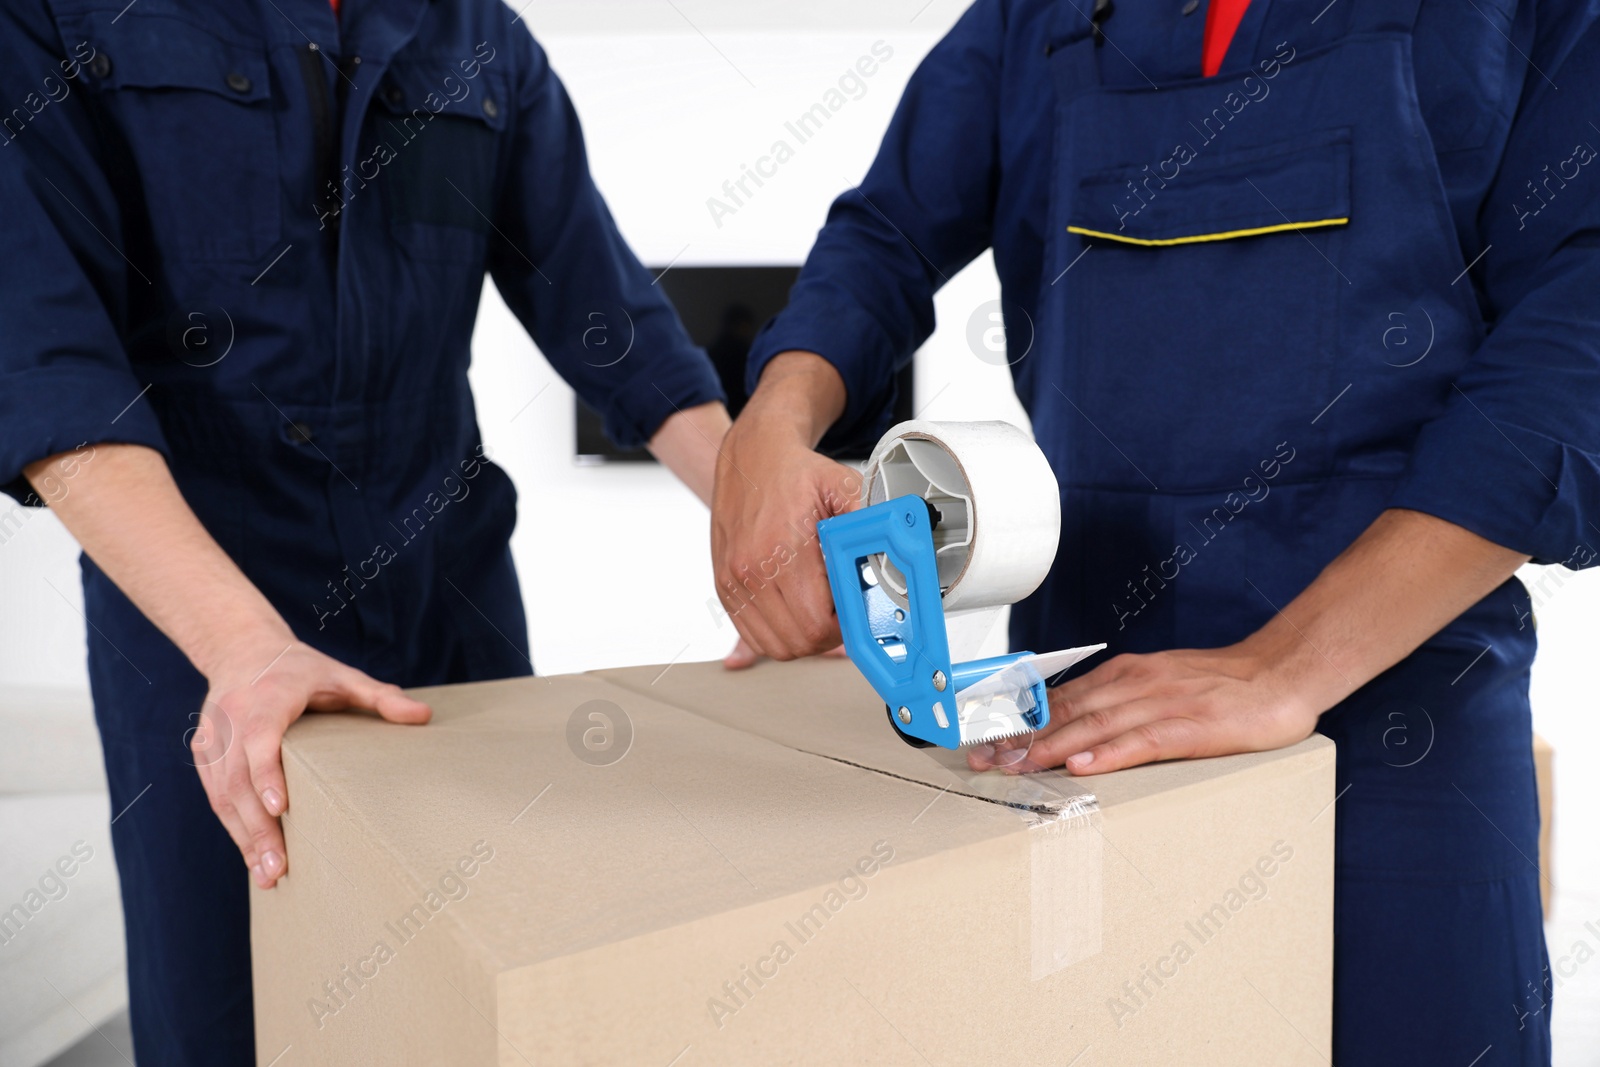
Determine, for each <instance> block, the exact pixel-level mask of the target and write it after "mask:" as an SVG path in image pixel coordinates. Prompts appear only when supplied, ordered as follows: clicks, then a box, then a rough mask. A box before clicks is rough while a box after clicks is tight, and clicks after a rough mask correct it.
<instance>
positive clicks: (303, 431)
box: [289, 422, 316, 445]
mask: <svg viewBox="0 0 1600 1067" xmlns="http://www.w3.org/2000/svg"><path fill="white" fill-rule="evenodd" d="M315 439H316V434H314V433H312V432H311V425H310V424H309V423H304V422H291V423H290V424H289V440H291V441H293V442H294V443H295V444H297V445H309V444H310V443H311V442H312V441H313V440H315Z"/></svg>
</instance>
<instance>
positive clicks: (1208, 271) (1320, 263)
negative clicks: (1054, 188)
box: [1046, 129, 1351, 489]
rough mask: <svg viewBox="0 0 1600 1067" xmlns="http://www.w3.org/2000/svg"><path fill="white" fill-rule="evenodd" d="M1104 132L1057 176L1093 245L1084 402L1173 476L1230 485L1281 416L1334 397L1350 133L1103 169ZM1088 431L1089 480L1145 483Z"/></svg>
mask: <svg viewBox="0 0 1600 1067" xmlns="http://www.w3.org/2000/svg"><path fill="white" fill-rule="evenodd" d="M1096 148H1097V146H1095V145H1080V146H1078V155H1079V158H1080V159H1082V160H1083V162H1084V163H1086V164H1090V165H1087V166H1082V167H1081V168H1078V169H1075V173H1076V174H1077V175H1081V176H1080V177H1077V178H1076V180H1075V181H1071V183H1070V184H1069V185H1068V186H1067V187H1064V188H1062V189H1061V190H1059V195H1063V196H1065V197H1066V203H1065V207H1066V210H1065V218H1064V220H1063V221H1064V222H1065V227H1064V228H1065V231H1066V234H1065V235H1063V236H1064V238H1065V240H1067V241H1072V240H1074V239H1075V238H1074V235H1075V237H1076V239H1079V240H1081V241H1083V242H1085V243H1086V244H1087V246H1088V248H1087V249H1086V251H1087V253H1088V254H1087V258H1086V259H1085V260H1084V262H1083V264H1082V266H1081V267H1079V268H1077V270H1076V271H1075V272H1074V274H1073V275H1072V276H1071V286H1072V288H1071V290H1070V292H1071V294H1072V299H1071V303H1070V310H1069V315H1070V318H1071V320H1072V321H1070V322H1069V323H1065V324H1063V326H1064V328H1065V329H1067V330H1068V331H1069V334H1070V335H1071V336H1073V337H1074V338H1075V339H1076V346H1075V347H1076V352H1077V355H1078V357H1079V358H1078V359H1076V360H1074V361H1073V364H1072V367H1071V373H1073V374H1074V375H1075V376H1076V378H1077V386H1078V387H1077V391H1078V394H1079V395H1078V396H1076V397H1074V402H1076V403H1078V404H1080V405H1081V406H1082V408H1083V410H1084V411H1086V412H1088V414H1089V417H1090V418H1092V419H1093V420H1094V422H1095V424H1096V425H1097V426H1098V428H1099V430H1100V431H1101V432H1103V433H1104V435H1105V436H1106V437H1107V438H1109V439H1110V440H1111V441H1114V442H1116V443H1117V445H1118V446H1119V447H1121V448H1122V449H1123V450H1125V451H1126V452H1127V453H1128V455H1129V456H1131V457H1132V458H1133V462H1134V463H1135V464H1137V465H1138V467H1139V468H1141V469H1143V470H1145V471H1147V472H1148V477H1151V478H1154V480H1155V481H1156V482H1158V483H1159V484H1160V485H1161V486H1162V487H1163V488H1169V487H1170V488H1174V489H1179V488H1182V489H1194V488H1206V487H1209V486H1213V485H1218V484H1224V475H1227V476H1231V474H1232V472H1234V471H1240V470H1242V471H1248V470H1250V469H1251V468H1252V467H1253V466H1254V465H1255V464H1256V462H1257V461H1258V460H1259V459H1260V458H1262V457H1261V453H1262V452H1263V450H1265V454H1267V455H1270V454H1271V451H1272V447H1273V445H1274V444H1275V443H1277V442H1278V441H1280V440H1282V439H1283V438H1282V436H1281V431H1280V428H1279V427H1280V424H1283V423H1285V422H1294V423H1295V424H1296V425H1304V424H1305V422H1306V421H1307V420H1309V419H1310V418H1311V417H1312V416H1313V415H1315V414H1316V413H1317V406H1318V405H1320V404H1322V403H1325V402H1326V396H1325V393H1326V389H1327V384H1328V380H1329V377H1330V373H1331V368H1332V365H1333V363H1334V362H1335V360H1336V358H1337V357H1336V356H1335V354H1334V353H1333V352H1332V350H1331V349H1332V341H1333V336H1334V329H1333V326H1334V317H1335V314H1336V310H1337V307H1338V302H1339V295H1340V294H1339V289H1340V288H1341V287H1342V285H1343V282H1342V275H1341V271H1340V269H1339V267H1338V266H1337V263H1338V261H1339V260H1340V259H1341V251H1340V249H1341V245H1342V244H1343V238H1344V237H1345V232H1344V231H1346V229H1347V225H1348V223H1349V221H1350V214H1351V199H1350V148H1351V144H1350V132H1349V131H1348V130H1345V129H1337V130H1330V131H1326V132H1323V133H1318V134H1312V135H1309V136H1305V137H1301V138H1296V139H1293V140H1290V141H1284V142H1278V143H1275V144H1270V145H1265V146H1261V147H1256V148H1241V149H1236V150H1232V151H1229V152H1226V153H1224V152H1221V151H1217V150H1214V149H1213V150H1212V151H1209V152H1208V151H1206V149H1205V148H1204V147H1202V148H1201V149H1200V150H1198V151H1195V150H1190V149H1189V147H1188V146H1187V145H1180V146H1179V147H1178V148H1177V149H1173V148H1171V147H1168V148H1166V149H1165V150H1163V151H1160V152H1153V154H1152V155H1151V156H1150V157H1149V158H1148V160H1139V161H1138V162H1132V163H1127V164H1122V165H1118V166H1113V167H1109V168H1106V167H1104V166H1103V164H1102V165H1101V167H1100V168H1099V169H1096V168H1095V167H1094V166H1093V165H1092V162H1093V157H1094V156H1095V155H1096V154H1097V153H1096ZM1313 238H1315V241H1313ZM1066 252H1067V253H1068V254H1069V255H1070V254H1073V253H1071V249H1070V248H1069V249H1067V250H1066ZM1068 414H1069V415H1070V414H1071V412H1070V411H1069V412H1068ZM1067 423H1068V424H1069V425H1073V426H1076V425H1077V422H1075V421H1073V420H1070V419H1069V420H1067ZM1046 432H1048V431H1046ZM1080 432H1083V433H1085V437H1084V442H1085V448H1086V451H1085V452H1084V458H1083V463H1084V464H1085V470H1084V475H1083V476H1084V478H1085V480H1086V481H1089V482H1091V483H1093V484H1107V485H1109V484H1113V483H1117V484H1120V481H1121V480H1124V479H1127V478H1130V477H1131V478H1132V479H1133V484H1135V485H1137V486H1143V485H1145V482H1144V480H1143V479H1141V478H1140V477H1139V475H1138V474H1136V473H1134V472H1133V470H1132V469H1131V468H1130V466H1129V461H1128V459H1126V458H1124V457H1123V456H1121V455H1119V454H1118V453H1117V452H1116V451H1114V450H1111V449H1108V448H1106V447H1105V446H1104V442H1103V440H1102V439H1101V438H1100V436H1099V434H1098V433H1096V432H1094V431H1091V430H1080ZM1275 435H1276V436H1275ZM1091 456H1098V457H1099V458H1100V462H1098V463H1094V462H1091V461H1090V457H1091ZM1145 461H1148V463H1146V462H1145ZM1158 472H1159V473H1158Z"/></svg>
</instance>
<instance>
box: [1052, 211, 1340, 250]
mask: <svg viewBox="0 0 1600 1067" xmlns="http://www.w3.org/2000/svg"><path fill="white" fill-rule="evenodd" d="M1349 221H1350V219H1349V218H1348V217H1347V218H1342V219H1317V220H1316V221H1314V222H1283V223H1279V224H1278V225H1276V226H1255V227H1252V228H1251V229H1248V230H1227V231H1224V232H1222V233H1198V234H1195V235H1194V236H1193V237H1159V238H1153V239H1152V238H1144V237H1119V236H1118V235H1117V234H1114V233H1101V232H1100V231H1099V230H1086V229H1084V228H1083V227H1082V226H1068V227H1067V232H1068V233H1078V234H1082V235H1083V236H1085V237H1103V238H1105V239H1106V240H1108V241H1121V242H1122V243H1123V244H1130V245H1151V246H1156V245H1188V244H1195V243H1197V242H1199V241H1227V240H1231V239H1232V238H1235V237H1254V236H1255V235H1256V234H1258V233H1278V232H1280V231H1282V230H1308V229H1311V228H1313V227H1317V226H1343V225H1345V224H1346V223H1348V222H1349Z"/></svg>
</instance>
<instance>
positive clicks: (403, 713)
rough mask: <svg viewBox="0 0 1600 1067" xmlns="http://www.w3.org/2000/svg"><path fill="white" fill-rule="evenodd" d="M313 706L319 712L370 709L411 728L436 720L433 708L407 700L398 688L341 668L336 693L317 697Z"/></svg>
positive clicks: (334, 690)
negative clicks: (351, 708) (354, 708)
mask: <svg viewBox="0 0 1600 1067" xmlns="http://www.w3.org/2000/svg"><path fill="white" fill-rule="evenodd" d="M310 706H311V707H312V708H313V709H315V710H317V711H338V710H341V709H343V708H347V707H357V708H371V709H372V710H373V711H376V712H377V713H378V714H379V715H381V716H383V718H385V719H387V720H388V721H389V722H398V723H406V724H409V725H420V724H421V723H425V722H427V721H428V720H429V719H431V718H432V717H433V709H432V708H430V707H428V705H426V704H424V703H423V702H422V701H420V700H414V699H412V698H411V697H408V696H406V695H405V693H404V692H403V691H402V690H401V689H400V687H399V686H397V685H391V684H389V683H388V682H380V681H378V680H377V679H376V678H373V677H372V676H370V675H368V674H364V673H363V672H361V671H358V670H356V669H355V668H354V667H341V668H340V670H339V673H338V674H336V675H335V683H334V687H333V690H332V691H331V692H324V693H318V694H317V695H316V696H315V697H313V698H312V701H311V704H310Z"/></svg>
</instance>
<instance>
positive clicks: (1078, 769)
mask: <svg viewBox="0 0 1600 1067" xmlns="http://www.w3.org/2000/svg"><path fill="white" fill-rule="evenodd" d="M1204 733H1205V727H1204V726H1203V725H1202V724H1200V723H1198V722H1196V721H1195V720H1193V719H1185V718H1179V717H1174V718H1166V719H1156V720H1153V721H1151V722H1147V723H1144V724H1142V725H1140V726H1136V727H1134V728H1133V729H1132V730H1129V731H1128V732H1127V733H1125V734H1120V735H1118V736H1117V737H1113V738H1112V739H1111V740H1109V741H1107V742H1105V743H1104V744H1100V745H1095V746H1093V747H1092V748H1090V749H1088V750H1087V751H1085V752H1081V753H1075V754H1074V755H1072V756H1070V757H1068V759H1067V769H1068V770H1069V771H1071V772H1072V773H1073V774H1104V773H1105V772H1107V771H1120V770H1122V769H1123V768H1124V767H1137V766H1139V765H1140V764H1141V763H1153V762H1155V761H1156V760H1165V759H1189V758H1190V757H1192V756H1196V755H1201V754H1203V753H1202V752H1201V751H1200V747H1201V739H1202V737H1203V736H1204Z"/></svg>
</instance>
